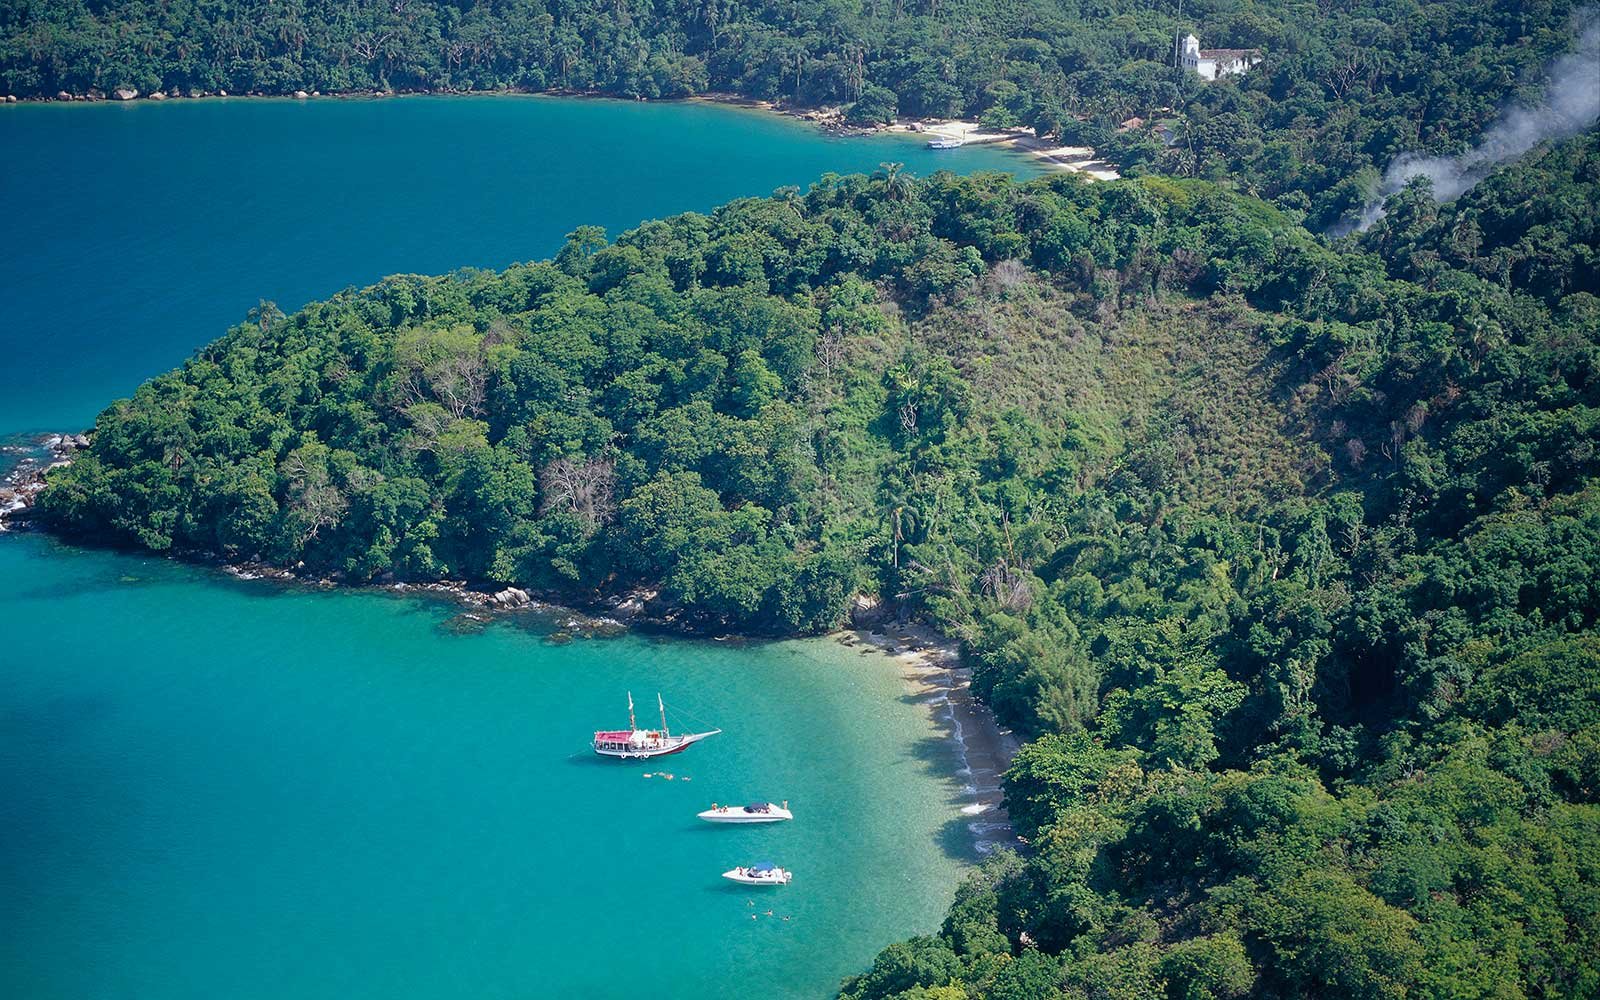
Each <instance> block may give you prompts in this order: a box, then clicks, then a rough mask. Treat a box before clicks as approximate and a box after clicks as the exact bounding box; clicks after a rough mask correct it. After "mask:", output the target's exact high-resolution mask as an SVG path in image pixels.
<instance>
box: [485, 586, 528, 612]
mask: <svg viewBox="0 0 1600 1000" xmlns="http://www.w3.org/2000/svg"><path fill="white" fill-rule="evenodd" d="M494 603H495V604H497V605H499V606H500V607H502V608H525V607H527V606H528V605H530V604H532V603H533V598H532V597H529V596H528V592H527V591H526V590H523V589H522V588H521V587H507V588H506V589H504V590H502V591H500V592H498V593H496V594H495V595H494Z"/></svg>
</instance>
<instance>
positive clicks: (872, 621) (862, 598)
mask: <svg viewBox="0 0 1600 1000" xmlns="http://www.w3.org/2000/svg"><path fill="white" fill-rule="evenodd" d="M884 617H885V609H884V607H883V602H882V601H880V600H879V599H878V598H876V597H869V596H867V595H866V594H857V595H856V597H855V600H854V601H851V602H850V624H851V625H852V626H854V627H855V628H858V629H859V628H871V627H873V626H875V625H878V624H880V623H881V622H882V621H883V619H884Z"/></svg>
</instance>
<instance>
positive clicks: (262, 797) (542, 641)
mask: <svg viewBox="0 0 1600 1000" xmlns="http://www.w3.org/2000/svg"><path fill="white" fill-rule="evenodd" d="M458 612H459V609H458V608H457V607H456V606H455V605H453V604H451V603H449V602H445V601H440V600H425V599H418V598H401V597H393V596H387V595H384V594H374V593H351V592H318V591H312V590H305V589H285V588H282V587H280V586H278V585H274V584H269V583H264V582H256V583H242V582H233V581H229V580H227V579H226V578H222V577H219V576H217V575H215V574H212V573H209V572H207V571H204V570H199V569H193V568H189V567H184V566H180V565H177V564H174V563H171V562H165V561H161V560H155V559H147V558H137V557H124V556H113V555H108V554H105V553H100V552H84V551H80V550H75V549H71V548H67V547H63V546H59V545H57V544H56V543H53V542H50V541H48V540H46V539H44V538H41V537H37V536H11V537H9V538H4V539H0V633H3V634H4V635H5V636H6V637H7V638H6V645H7V649H6V655H5V659H4V661H3V666H0V830H4V836H3V837H0V899H3V900H4V906H3V908H0V914H3V915H0V994H3V995H5V996H8V997H19V998H22V997H26V998H40V1000H43V998H57V997H59V998H63V1000H67V998H71V1000H82V998H85V997H140V998H161V1000H169V998H170V1000H177V998H195V1000H201V998H205V1000H214V998H217V997H229V998H239V1000H243V998H254V997H261V998H283V997H296V998H320V997H328V998H348V997H356V996H363V997H401V996H405V997H427V998H444V997H463V998H465V997H473V998H493V997H507V998H511V997H516V998H536V997H599V996H628V995H634V994H637V995H647V996H651V997H656V998H678V997H683V998H689V997H696V998H703V997H706V996H726V995H733V993H732V990H731V987H730V986H729V984H731V983H735V982H748V981H751V980H752V979H755V980H758V981H759V982H760V983H761V993H762V995H764V996H774V997H817V996H823V995H827V994H828V992H829V991H830V990H831V989H832V988H833V987H835V986H836V985H837V982H838V979H839V978H840V977H841V976H843V975H846V974H848V973H851V972H854V971H859V969H861V968H863V967H864V966H865V964H866V963H867V962H869V961H870V960H871V957H872V955H873V953H874V952H875V950H876V949H877V948H879V947H881V946H882V945H885V944H887V943H889V942H890V941H892V940H895V939H898V938H901V937H904V936H907V935H909V934H912V933H916V932H922V931H927V930H931V929H933V928H934V927H936V926H937V924H938V920H939V917H940V914H941V912H942V907H943V906H944V905H946V904H947V903H948V901H949V893H950V891H951V889H952V887H953V884H954V880H955V878H956V869H957V866H958V864H959V858H961V857H962V856H963V855H964V853H965V851H966V850H967V847H966V842H965V840H966V838H965V829H964V827H962V826H961V825H960V823H959V820H958V813H957V808H956V806H955V804H954V803H955V800H956V799H957V797H958V796H959V794H960V789H959V786H958V784H957V782H955V781H954V780H953V779H952V778H951V777H950V775H951V774H952V773H953V771H954V770H955V768H956V766H957V764H956V762H955V760H954V759H953V757H952V750H951V748H950V746H949V744H948V743H947V742H946V741H945V740H944V739H942V738H941V736H940V734H939V733H938V732H936V731H935V729H934V727H933V724H932V723H931V722H930V720H929V715H928V712H927V710H926V709H925V707H923V706H921V705H918V704H914V703H912V701H911V699H909V698H908V697H907V696H906V693H905V688H904V683H903V681H902V680H901V679H900V677H899V676H898V674H897V672H896V670H895V669H894V668H893V667H892V666H891V665H890V663H889V662H888V661H887V660H885V659H884V658H882V657H880V656H876V655H872V656H864V655H861V654H859V653H857V652H856V651H854V650H849V649H846V648H845V647H843V646H839V645H837V644H834V643H830V642H827V641H825V640H810V641H803V642H789V643H779V644H774V645H752V646H738V645H729V644H726V643H716V642H687V641H681V640H680V641H651V640H649V639H647V638H642V637H638V636H627V637H622V638H605V639H577V640H574V641H572V642H568V643H565V644H562V643H557V642H552V641H551V640H550V639H549V638H548V637H547V634H548V632H549V630H550V628H551V627H552V623H551V622H549V621H547V620H545V619H541V618H539V617H538V616H530V617H526V618H523V619H518V620H516V621H503V622H497V623H495V624H492V625H489V626H487V627H484V628H481V629H471V628H469V630H468V631H465V632H461V631H459V630H458V626H460V625H461V624H463V623H462V622H461V620H460V619H458V618H456V615H457V614H458ZM466 624H468V625H470V624H471V623H466ZM560 624H562V623H561V622H560V621H559V620H557V621H556V622H555V623H554V625H555V626H559V625H560ZM630 689H631V690H632V692H633V694H634V697H635V699H636V700H637V701H638V702H640V704H641V706H642V705H643V704H644V703H645V702H649V703H650V704H651V707H652V708H653V706H654V697H655V692H656V690H657V689H660V690H662V691H663V692H664V693H665V694H666V696H667V699H668V702H669V711H670V710H672V709H673V708H674V706H676V707H679V708H682V709H683V710H685V713H686V715H688V716H690V717H692V718H693V719H698V720H705V721H710V722H714V723H716V724H718V725H720V726H722V727H723V728H724V729H725V730H726V732H724V733H723V734H722V735H720V736H715V737H712V738H711V739H710V740H708V741H706V742H704V743H701V744H699V745H696V746H694V747H691V748H690V749H689V750H688V751H686V752H685V753H683V754H680V755H678V756H675V757H671V758H666V759H665V760H663V761H656V762H654V763H653V764H652V763H637V764H632V763H618V762H607V761H600V760H597V759H596V758H594V757H593V756H592V755H590V754H588V753H587V752H586V751H585V746H586V741H587V739H588V736H589V732H590V730H592V729H593V728H595V727H598V726H606V727H609V726H614V725H621V724H625V722H626V718H627V715H626V703H625V701H624V698H625V693H626V692H627V691H629V690H630ZM660 770H667V771H670V772H672V773H673V774H674V775H675V780H672V781H667V780H665V779H664V778H663V777H661V776H660V775H659V774H657V772H658V771H660ZM647 773H651V774H657V776H656V777H654V778H646V777H644V775H645V774H647ZM758 796H770V797H774V798H787V799H789V800H790V805H791V807H792V808H793V809H794V810H795V813H796V817H797V818H796V819H795V821H794V822H792V823H786V824H782V825H780V826H774V827H762V828H743V829H737V828H726V827H713V826H710V825H708V824H704V823H700V822H699V821H697V820H696V819H695V817H694V814H695V813H696V812H697V811H699V810H700V809H703V808H706V807H707V806H708V805H709V804H710V803H711V802H712V801H713V800H717V801H722V802H727V801H730V800H734V801H743V800H746V799H751V798H755V797H758ZM758 860H772V861H775V862H777V863H779V864H782V865H784V866H785V867H788V868H791V869H792V870H794V871H795V872H796V879H795V882H794V883H793V884H792V885H790V886H787V887H784V888H782V889H768V890H766V891H764V892H754V891H752V890H749V889H746V888H743V887H739V886H735V885H733V884H732V883H728V882H724V881H723V880H722V879H721V878H719V874H720V873H721V872H723V871H725V870H727V869H728V868H731V867H733V866H734V865H735V864H739V863H746V862H750V861H758ZM751 899H753V900H754V901H755V903H756V905H755V906H751V905H749V904H748V903H747V900H751ZM769 908H770V909H771V910H772V911H773V915H772V916H770V917H769V916H767V915H766V911H767V910H768V909H769ZM752 914H754V915H755V916H756V919H754V920H752V919H751V917H752ZM785 916H787V917H789V918H790V919H788V920H784V919H782V918H783V917H785Z"/></svg>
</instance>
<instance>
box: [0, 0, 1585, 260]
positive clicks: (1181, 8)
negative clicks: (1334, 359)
mask: <svg viewBox="0 0 1600 1000" xmlns="http://www.w3.org/2000/svg"><path fill="white" fill-rule="evenodd" d="M1575 6H1576V5H1575V4H1574V3H1572V2H1569V0H1531V2H1526V3H1516V4H1483V3H1469V2H1466V0H1447V2H1442V3H1422V2H1420V0H1348V2H1347V0H1325V2H1318V3H1309V2H1287V3H1286V2H1280V0H1273V2H1254V0H1191V2H1190V3H1188V4H1179V3H1177V2H1172V0H1162V2H1157V3H1149V2H1133V0H1104V2H1099V3H1084V2H1079V0H1013V2H1006V3H997V2H994V0H944V2H941V0H917V2H914V3H910V4H908V3H906V2H905V0H893V2H890V0H860V2H841V0H693V2H689V0H663V2H661V3H656V4H652V3H650V2H648V0H611V2H607V3H592V2H591V3H586V2H576V0H561V2H559V3H556V2H541V0H535V2H529V3H518V4H513V3H504V2H468V0H457V2H421V0H388V2H384V3H371V2H366V0H162V2H159V3H157V2H151V0H0V93H12V94H18V95H23V96H31V95H43V96H53V95H55V94H56V93H57V92H58V91H62V90H64V91H67V92H69V93H74V94H82V93H86V92H88V91H89V90H90V89H92V88H99V89H100V90H102V91H103V92H107V93H109V92H111V91H112V90H114V89H115V88H118V87H132V88H135V89H137V90H139V91H141V92H146V93H147V92H149V91H152V90H158V89H160V90H174V91H177V92H179V93H188V92H193V91H202V92H215V91H217V90H228V91H231V92H234V93H244V92H251V91H258V92H262V93H267V94H288V93H291V92H293V91H295V90H297V89H304V90H307V91H311V90H321V91H330V92H348V91H370V90H374V89H379V90H388V89H391V88H392V89H402V90H416V89H427V90H450V89H454V90H493V89H498V88H516V89H523V90H536V91H541V90H550V89H565V90H582V91H598V92H602V93H608V94H615V95H619V96H628V97H634V96H641V97H648V98H663V97H665V98H671V97H685V96H689V95H692V94H698V93H703V92H707V91H719V92H733V93H737V94H741V95H744V96H748V97H755V98H763V99H783V100H787V101H790V102H793V103H797V104H800V105H806V106H822V105H827V106H834V105H845V106H848V109H849V114H850V115H851V117H854V118H856V119H858V120H861V121H875V120H882V119H884V118H886V117H888V116H892V115H894V114H896V113H899V114H905V115H919V116H946V117H947V116H957V115H972V116H977V115H981V116H982V117H983V118H984V120H985V121H987V122H990V123H992V124H996V125H1023V126H1030V127H1032V128H1034V129H1035V130H1036V131H1037V132H1039V134H1041V135H1051V136H1060V137H1062V138H1063V139H1066V140H1068V141H1071V142H1077V143H1081V144H1085V145H1090V146H1094V147H1096V148H1097V149H1099V150H1100V151H1101V152H1102V153H1103V154H1104V155H1106V156H1108V157H1110V158H1111V159H1113V160H1115V161H1116V162H1117V163H1118V164H1119V165H1120V166H1121V168H1122V170H1123V172H1124V173H1137V172H1141V171H1160V172H1165V173H1169V174H1173V175H1176V176H1184V177H1204V178H1209V179H1213V180H1220V179H1228V180H1229V181H1230V182H1231V183H1235V184H1237V185H1238V186H1239V187H1240V188H1241V189H1242V190H1244V191H1246V192H1248V193H1251V194H1255V195H1258V196H1261V197H1264V198H1267V199H1270V200H1274V201H1275V202H1276V203H1277V204H1278V205H1279V207H1280V208H1283V209H1284V210H1286V211H1288V212H1291V213H1295V214H1297V215H1298V214H1304V215H1306V216H1307V218H1308V220H1309V222H1308V224H1309V225H1310V227H1311V228H1313V229H1320V228H1323V227H1325V226H1327V225H1329V224H1331V223H1333V222H1335V221H1336V220H1337V219H1339V218H1340V217H1342V216H1343V215H1345V214H1347V213H1349V211H1350V210H1351V209H1353V208H1355V207H1358V206H1360V205H1361V204H1362V203H1363V202H1364V201H1366V200H1367V198H1368V197H1369V195H1370V194H1371V192H1372V190H1373V189H1374V188H1375V186H1376V184H1377V180H1378V175H1377V171H1379V170H1381V169H1383V168H1384V167H1385V166H1386V165H1387V164H1388V163H1389V162H1390V161H1392V160H1393V159H1394V157H1395V156H1396V155H1398V154H1400V153H1402V152H1404V151H1407V150H1414V149H1425V150H1428V151H1431V152H1442V153H1454V152H1457V151H1459V149H1460V148H1461V147H1462V146H1463V145H1464V144H1466V143H1469V142H1470V141H1472V139H1474V138H1475V137H1476V136H1477V134H1478V133H1479V132H1480V131H1481V130H1482V129H1483V128H1484V127H1485V126H1486V125H1487V124H1488V122H1489V121H1490V120H1491V119H1492V118H1493V117H1494V115H1495V113H1496V111H1497V110H1498V108H1499V107H1500V106H1501V105H1502V104H1503V103H1504V102H1505V101H1506V100H1507V99H1510V98H1513V97H1516V96H1519V95H1525V94H1526V93H1528V92H1529V91H1530V90H1532V89H1535V88H1537V86H1538V84H1539V82H1540V71H1541V68H1542V67H1543V66H1544V65H1545V64H1546V63H1547V62H1548V61H1549V60H1550V58H1551V57H1552V56H1554V55H1556V54H1558V53H1560V52H1562V51H1565V50H1566V48H1567V47H1568V46H1569V44H1570V40H1571V35H1572V32H1571V17H1572V13H1573V10H1574V7H1575ZM1180 29H1182V30H1190V29H1192V30H1195V31H1197V32H1198V33H1199V35H1200V37H1201V39H1202V43H1203V44H1205V45H1207V46H1221V47H1234V48H1243V47H1259V48H1261V49H1262V50H1263V51H1264V53H1265V54H1266V61H1265V63H1263V64H1262V65H1261V66H1259V67H1257V68H1256V69H1254V70H1252V71H1251V72H1250V73H1249V74H1248V75H1246V76H1244V77H1242V78H1239V79H1237V80H1227V81H1221V82H1218V83H1214V84H1202V83H1201V82H1200V81H1199V80H1198V78H1195V77H1185V76H1183V75H1181V74H1176V73H1175V72H1174V71H1173V69H1172V54H1173V39H1174V35H1175V34H1176V32H1177V31H1178V30H1180ZM1134 115H1140V116H1144V117H1146V118H1149V119H1150V120H1151V121H1152V122H1153V121H1155V120H1157V119H1162V120H1170V122H1171V125H1172V129H1173V133H1172V135H1173V138H1172V141H1171V143H1170V145H1169V144H1167V143H1164V142H1162V141H1159V139H1158V138H1157V137H1156V136H1155V135H1154V134H1153V133H1152V132H1151V131H1149V130H1147V129H1146V130H1134V131H1131V132H1126V133H1123V132H1118V131H1117V126H1118V124H1119V123H1121V122H1122V121H1124V120H1125V119H1128V118H1129V117H1130V116H1134Z"/></svg>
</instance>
